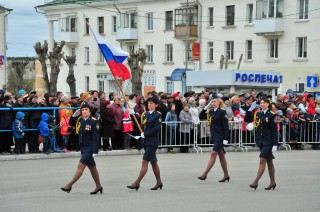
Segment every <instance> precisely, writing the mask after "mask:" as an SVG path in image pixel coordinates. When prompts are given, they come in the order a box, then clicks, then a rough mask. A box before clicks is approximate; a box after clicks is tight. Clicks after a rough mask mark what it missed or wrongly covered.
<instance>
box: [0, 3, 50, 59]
mask: <svg viewBox="0 0 320 212" xmlns="http://www.w3.org/2000/svg"><path fill="white" fill-rule="evenodd" d="M42 4H44V0H0V5H2V6H3V7H6V8H9V9H13V11H11V13H10V15H9V16H8V32H7V45H8V51H7V57H25V56H28V57H32V56H35V55H36V53H35V51H34V48H33V46H34V44H35V43H36V42H37V41H41V43H43V41H44V40H46V39H47V36H48V25H47V21H46V18H45V17H44V15H43V14H40V13H37V12H36V10H35V9H34V7H35V6H38V5H42Z"/></svg>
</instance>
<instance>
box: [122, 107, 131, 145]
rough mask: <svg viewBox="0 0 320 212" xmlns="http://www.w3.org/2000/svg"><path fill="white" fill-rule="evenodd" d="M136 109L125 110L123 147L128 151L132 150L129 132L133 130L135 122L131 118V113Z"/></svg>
mask: <svg viewBox="0 0 320 212" xmlns="http://www.w3.org/2000/svg"><path fill="white" fill-rule="evenodd" d="M133 113H134V110H133V109H131V111H130V109H129V108H126V109H124V111H123V119H122V123H123V148H124V149H126V150H127V151H129V150H131V148H130V135H128V133H130V134H131V133H132V132H133V124H132V120H131V116H130V114H133Z"/></svg>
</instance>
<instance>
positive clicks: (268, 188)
mask: <svg viewBox="0 0 320 212" xmlns="http://www.w3.org/2000/svg"><path fill="white" fill-rule="evenodd" d="M276 186H277V184H274V185H272V186H268V187H267V188H264V190H271V189H273V190H274V189H275V188H276Z"/></svg>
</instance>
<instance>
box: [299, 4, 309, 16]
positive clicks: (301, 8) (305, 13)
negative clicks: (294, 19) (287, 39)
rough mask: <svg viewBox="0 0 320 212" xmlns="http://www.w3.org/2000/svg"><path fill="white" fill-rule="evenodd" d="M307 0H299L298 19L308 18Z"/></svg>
mask: <svg viewBox="0 0 320 212" xmlns="http://www.w3.org/2000/svg"><path fill="white" fill-rule="evenodd" d="M308 9H309V0H299V19H308Z"/></svg>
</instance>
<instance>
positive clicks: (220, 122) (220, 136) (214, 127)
mask: <svg viewBox="0 0 320 212" xmlns="http://www.w3.org/2000/svg"><path fill="white" fill-rule="evenodd" d="M210 107H212V108H210ZM205 116H207V120H208V121H209V123H210V132H211V140H212V143H213V150H212V152H211V156H210V160H209V162H208V165H207V168H206V170H205V171H204V173H203V174H202V175H201V176H200V177H198V179H199V180H205V179H206V178H207V174H208V173H209V171H210V170H211V168H212V167H213V165H214V163H215V162H216V158H217V155H219V159H220V164H221V167H222V170H223V173H224V177H223V178H222V180H220V181H219V182H225V181H226V180H227V181H228V182H229V180H230V177H229V174H228V168H227V161H226V158H225V151H224V148H223V145H225V144H227V143H228V138H229V125H228V119H227V116H226V111H225V110H224V105H223V102H222V101H221V100H220V99H219V97H218V96H213V99H212V101H211V102H210V103H209V104H208V105H207V106H206V107H205V108H204V109H203V110H202V111H201V113H200V114H199V117H200V119H202V118H204V117H205Z"/></svg>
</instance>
